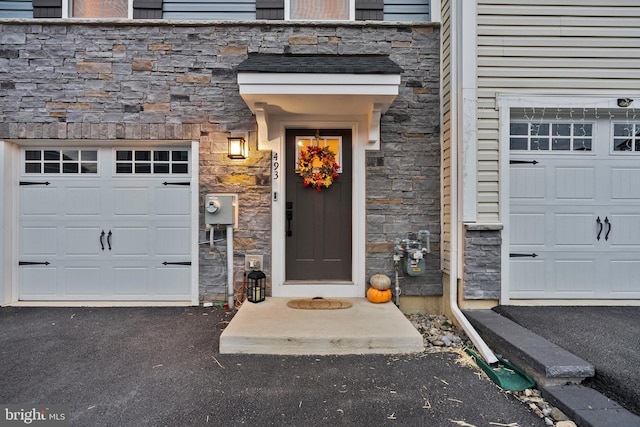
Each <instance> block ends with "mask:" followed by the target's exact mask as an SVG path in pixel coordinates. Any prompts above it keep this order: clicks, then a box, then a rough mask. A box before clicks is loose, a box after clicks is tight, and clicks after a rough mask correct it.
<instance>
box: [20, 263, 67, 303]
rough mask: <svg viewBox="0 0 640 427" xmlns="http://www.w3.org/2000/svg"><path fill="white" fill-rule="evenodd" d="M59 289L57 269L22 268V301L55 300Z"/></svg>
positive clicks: (41, 267)
mask: <svg viewBox="0 0 640 427" xmlns="http://www.w3.org/2000/svg"><path fill="white" fill-rule="evenodd" d="M57 289H58V275H57V270H56V268H55V267H51V266H50V267H45V266H22V267H20V299H33V298H41V299H47V298H49V299H53V298H55V297H56V294H57Z"/></svg>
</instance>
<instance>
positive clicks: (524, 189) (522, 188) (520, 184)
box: [509, 166, 546, 200]
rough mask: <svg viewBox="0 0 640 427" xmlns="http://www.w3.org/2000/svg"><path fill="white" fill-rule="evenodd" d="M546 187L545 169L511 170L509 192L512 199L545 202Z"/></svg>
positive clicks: (519, 168)
mask: <svg viewBox="0 0 640 427" xmlns="http://www.w3.org/2000/svg"><path fill="white" fill-rule="evenodd" d="M545 187H546V174H545V170H544V168H530V167H515V166H512V167H511V168H510V180H509V192H510V196H511V198H512V199H533V200H544V198H545Z"/></svg>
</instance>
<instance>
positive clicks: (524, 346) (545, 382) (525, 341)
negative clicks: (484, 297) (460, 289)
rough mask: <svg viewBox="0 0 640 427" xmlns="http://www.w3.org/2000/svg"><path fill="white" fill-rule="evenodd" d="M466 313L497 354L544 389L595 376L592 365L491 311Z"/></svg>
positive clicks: (470, 311) (579, 381)
mask: <svg viewBox="0 0 640 427" xmlns="http://www.w3.org/2000/svg"><path fill="white" fill-rule="evenodd" d="M464 314H465V316H466V317H467V318H468V319H469V322H471V324H472V325H473V326H474V327H475V328H476V330H477V331H478V333H479V334H480V336H481V337H482V338H483V339H484V340H485V341H486V343H487V344H488V345H489V347H490V348H491V349H492V350H493V351H494V352H495V353H497V354H500V355H501V356H502V357H504V358H505V359H507V360H509V361H510V362H511V363H513V364H514V365H515V366H517V367H519V368H520V369H522V370H523V371H525V372H526V373H527V374H528V375H530V376H531V377H532V378H533V379H534V380H535V381H536V382H537V383H538V384H539V385H541V386H553V385H564V384H579V383H581V382H582V381H583V380H584V379H585V378H589V377H593V376H594V375H595V368H594V366H593V365H592V364H590V363H588V362H586V361H584V360H582V359H581V358H579V357H577V356H575V355H573V354H572V353H570V352H568V351H566V350H564V349H563V348H561V347H559V346H557V345H555V344H553V343H551V342H549V341H547V340H546V339H544V338H542V337H541V336H539V335H537V334H535V333H533V332H531V331H529V330H528V329H526V328H523V327H522V326H520V325H518V324H517V323H515V322H512V321H511V320H509V319H507V318H506V317H503V316H501V315H499V314H498V313H496V312H494V311H492V310H467V311H465V312H464Z"/></svg>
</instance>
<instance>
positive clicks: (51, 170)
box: [24, 149, 98, 175]
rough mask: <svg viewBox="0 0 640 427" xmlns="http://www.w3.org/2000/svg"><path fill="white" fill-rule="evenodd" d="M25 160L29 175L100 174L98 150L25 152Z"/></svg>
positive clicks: (26, 171)
mask: <svg viewBox="0 0 640 427" xmlns="http://www.w3.org/2000/svg"><path fill="white" fill-rule="evenodd" d="M24 158H25V168H24V171H25V173H28V174H40V173H47V174H59V173H63V174H68V175H74V174H80V173H98V151H97V150H50V149H49V150H25V152H24ZM80 159H83V160H84V161H83V162H82V163H81V160H80Z"/></svg>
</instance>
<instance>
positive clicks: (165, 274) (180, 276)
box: [153, 265, 191, 298]
mask: <svg viewBox="0 0 640 427" xmlns="http://www.w3.org/2000/svg"><path fill="white" fill-rule="evenodd" d="M190 274H191V271H190V268H188V267H184V266H177V265H175V266H174V265H172V266H167V267H166V268H165V267H159V268H157V269H156V270H155V272H154V275H153V283H154V291H155V293H156V295H157V296H158V297H160V298H163V297H167V298H169V297H177V296H180V295H186V294H188V293H189V277H190Z"/></svg>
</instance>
